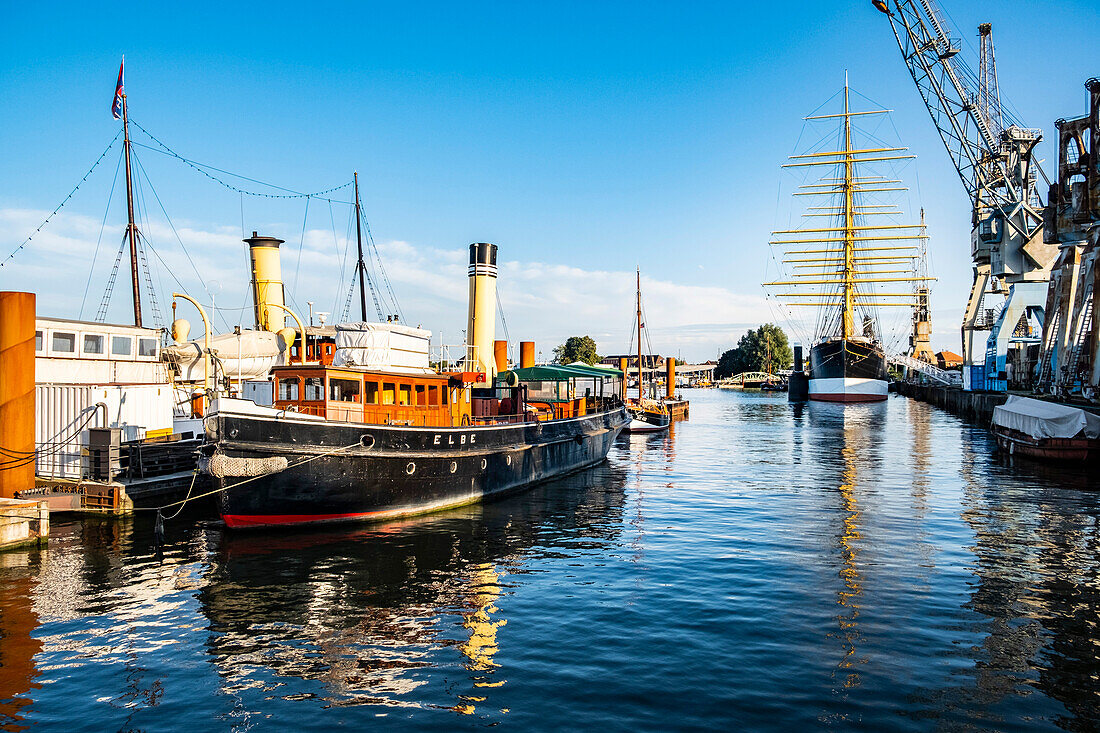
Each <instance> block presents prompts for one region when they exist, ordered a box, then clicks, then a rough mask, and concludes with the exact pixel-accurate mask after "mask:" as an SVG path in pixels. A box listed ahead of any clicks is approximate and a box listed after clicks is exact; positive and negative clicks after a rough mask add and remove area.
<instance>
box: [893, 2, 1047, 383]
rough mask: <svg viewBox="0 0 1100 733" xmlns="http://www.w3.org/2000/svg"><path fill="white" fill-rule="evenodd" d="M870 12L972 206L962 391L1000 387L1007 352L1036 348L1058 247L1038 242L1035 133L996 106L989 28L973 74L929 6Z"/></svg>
mask: <svg viewBox="0 0 1100 733" xmlns="http://www.w3.org/2000/svg"><path fill="white" fill-rule="evenodd" d="M873 5H874V6H875V7H876V8H877V9H878V10H880V11H881V12H882V13H884V14H885V15H886V16H887V18H888V19H889V21H890V26H891V28H892V29H893V31H894V37H895V38H896V39H897V42H898V48H900V49H901V54H902V58H903V59H904V60H905V64H906V66H907V67H908V68H909V73H910V74H911V75H912V77H913V81H914V83H916V86H917V90H918V91H919V92H920V95H921V97H922V98H923V99H924V103H925V106H926V107H927V108H928V111H929V113H930V114H931V115H932V121H933V122H934V123H935V125H936V128H937V130H938V131H939V134H940V138H941V139H942V140H943V143H944V145H945V146H946V148H947V152H948V154H949V155H950V156H951V160H952V162H953V163H954V164H955V169H956V170H957V171H958V174H959V178H960V179H961V180H962V183H963V187H964V188H965V189H966V192H967V195H968V196H969V198H970V201H971V204H972V209H973V216H972V220H971V225H972V227H973V229H972V232H971V238H970V253H971V256H972V258H973V262H974V280H973V285H972V287H971V291H970V297H969V299H968V300H967V304H966V313H965V316H964V318H963V324H962V342H963V343H962V347H963V358H964V368H963V386H964V388H967V389H995V390H1004V389H1007V379H1006V377H1007V374H1006V372H1007V371H1008V367H1007V363H1008V352H1009V348H1010V345H1011V346H1024V345H1027V344H1037V343H1039V341H1040V329H1041V328H1042V322H1043V306H1044V304H1045V302H1046V292H1047V281H1048V280H1049V279H1050V268H1051V265H1052V264H1053V262H1054V259H1055V257H1056V256H1057V254H1058V248H1057V246H1056V245H1051V244H1048V243H1046V242H1044V241H1043V217H1042V209H1043V202H1042V201H1041V199H1040V197H1039V193H1038V190H1037V187H1036V181H1035V177H1036V172H1038V173H1039V174H1041V173H1042V171H1041V170H1040V169H1039V166H1038V163H1037V162H1036V161H1034V160H1033V159H1032V151H1033V150H1034V148H1035V146H1036V145H1037V144H1038V143H1039V141H1040V140H1041V139H1042V133H1041V132H1040V131H1039V130H1033V129H1028V128H1025V127H1023V126H1022V125H1020V124H1018V123H1017V122H1016V121H1015V120H1013V119H1011V116H1010V115H1009V114H1008V112H1007V111H1006V110H1004V109H1003V108H1002V106H1001V101H1000V94H999V90H998V88H997V86H998V85H997V71H996V61H995V58H994V55H993V38H992V28H991V26H989V25H988V24H983V25H982V26H981V27H980V29H979V33H980V36H981V48H982V58H981V65H980V74H979V75H978V76H975V74H974V72H973V71H971V70H970V69H969V68H968V67H967V66H966V64H965V63H964V62H963V60H962V59H961V58H959V57H958V54H959V43H958V41H957V40H956V39H953V38H951V37H950V32H949V30H948V28H947V26H946V25H945V23H944V21H943V19H942V17H941V13H940V11H939V10H938V8H937V7H936V5H935V3H934V2H933V0H873ZM1002 299H1003V301H1002ZM998 306H999V307H998ZM1024 353H1025V354H1026V353H1027V352H1026V349H1025V350H1024ZM1026 368H1027V369H1028V373H1030V367H1026Z"/></svg>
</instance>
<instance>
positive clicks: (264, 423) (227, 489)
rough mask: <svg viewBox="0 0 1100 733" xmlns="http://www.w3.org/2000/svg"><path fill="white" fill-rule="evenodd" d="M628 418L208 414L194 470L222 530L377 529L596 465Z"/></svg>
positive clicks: (610, 414) (616, 412)
mask: <svg viewBox="0 0 1100 733" xmlns="http://www.w3.org/2000/svg"><path fill="white" fill-rule="evenodd" d="M628 420H629V418H628V417H627V414H626V410H625V409H623V408H621V407H620V408H617V409H612V410H607V411H604V412H598V413H594V414H592V415H587V416H584V417H579V418H574V419H570V420H561V421H554V422H545V423H523V424H514V425H498V426H486V427H462V428H406V427H397V426H388V425H385V426H384V425H363V424H349V423H334V422H313V423H309V422H305V421H297V420H286V419H276V418H273V417H266V416H256V415H235V414H231V413H230V414H222V413H215V414H214V415H211V416H210V417H209V418H208V420H207V441H208V442H207V445H206V447H205V449H204V452H205V453H206V457H205V459H204V462H203V465H204V467H205V470H206V471H207V472H208V473H210V474H211V478H212V480H213V482H214V487H215V488H218V489H222V491H220V492H219V493H218V494H217V499H218V506H219V513H220V514H221V516H222V519H223V520H224V521H225V523H226V525H227V526H229V527H234V528H243V527H271V526H286V525H304V524H315V523H322V522H347V521H364V520H382V519H391V518H395V517H403V516H411V515H416V514H424V513H427V512H432V511H439V510H442V509H447V508H452V507H456V506H462V505H465V504H471V503H475V502H478V501H480V500H482V499H483V498H485V497H488V496H492V495H494V494H500V493H503V492H507V491H512V490H516V489H519V488H522V487H524V486H528V485H531V484H533V483H536V482H539V481H543V480H546V479H550V478H553V477H555V476H559V475H562V474H566V473H570V472H572V471H577V470H580V469H582V468H585V467H587V466H591V465H593V464H596V463H599V462H600V461H602V460H604V458H606V457H607V452H608V450H609V449H610V448H611V445H612V443H614V441H615V438H616V437H617V436H618V435H619V432H620V431H621V430H622V429H623V426H624V425H625V424H626V423H627V421H628ZM211 428H213V431H211ZM211 433H213V434H211ZM234 459H244V460H234ZM310 459H312V460H310ZM227 468H228V470H227ZM227 474H228V475H227ZM250 474H252V475H250ZM242 482H243V483H242Z"/></svg>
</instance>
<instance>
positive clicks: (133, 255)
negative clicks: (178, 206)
mask: <svg viewBox="0 0 1100 733" xmlns="http://www.w3.org/2000/svg"><path fill="white" fill-rule="evenodd" d="M122 149H123V151H124V153H125V155H124V157H125V158H126V217H127V225H126V235H127V236H128V237H129V238H130V285H131V287H132V288H133V291H134V325H135V326H138V327H139V328H140V327H141V291H140V285H139V281H138V244H137V225H136V224H134V186H133V178H132V177H131V174H130V119H129V117H128V115H127V110H126V94H125V93H123V94H122Z"/></svg>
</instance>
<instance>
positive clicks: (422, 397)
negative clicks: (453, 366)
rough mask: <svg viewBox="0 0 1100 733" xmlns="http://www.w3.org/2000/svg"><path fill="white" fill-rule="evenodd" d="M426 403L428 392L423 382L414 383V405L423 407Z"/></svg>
mask: <svg viewBox="0 0 1100 733" xmlns="http://www.w3.org/2000/svg"><path fill="white" fill-rule="evenodd" d="M427 404H428V392H427V389H426V388H425V387H424V385H423V384H418V385H416V406H417V407H424V406H425V405H427Z"/></svg>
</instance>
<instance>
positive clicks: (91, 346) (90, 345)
mask: <svg viewBox="0 0 1100 733" xmlns="http://www.w3.org/2000/svg"><path fill="white" fill-rule="evenodd" d="M104 341H106V338H105V337H104V336H100V335H99V334H90V333H86V334H84V353H85V354H102V353H103V350H104V349H105V348H106V345H105V344H104V343H103V342H104Z"/></svg>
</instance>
